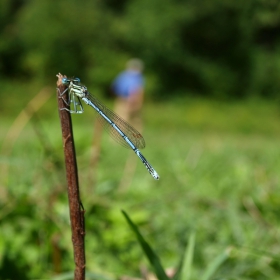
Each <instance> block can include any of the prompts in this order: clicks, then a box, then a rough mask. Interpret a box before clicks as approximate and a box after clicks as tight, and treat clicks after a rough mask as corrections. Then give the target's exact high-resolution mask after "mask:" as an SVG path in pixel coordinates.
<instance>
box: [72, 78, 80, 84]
mask: <svg viewBox="0 0 280 280" xmlns="http://www.w3.org/2000/svg"><path fill="white" fill-rule="evenodd" d="M80 81H81V80H80V79H79V78H74V79H73V82H75V83H79V82H80Z"/></svg>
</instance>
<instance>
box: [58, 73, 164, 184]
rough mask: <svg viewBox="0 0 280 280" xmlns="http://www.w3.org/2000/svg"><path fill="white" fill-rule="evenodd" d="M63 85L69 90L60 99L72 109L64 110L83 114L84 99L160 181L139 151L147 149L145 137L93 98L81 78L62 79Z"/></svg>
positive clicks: (117, 138) (110, 131)
mask: <svg viewBox="0 0 280 280" xmlns="http://www.w3.org/2000/svg"><path fill="white" fill-rule="evenodd" d="M62 83H63V84H64V85H66V86H67V89H66V90H65V91H64V92H62V93H60V97H61V98H62V99H63V101H64V103H65V104H67V105H71V108H70V109H68V108H63V109H65V110H67V111H69V112H70V113H76V114H81V113H83V112H84V109H83V105H82V103H81V99H82V100H83V101H84V102H85V103H86V104H88V105H90V106H91V107H92V108H93V109H95V110H96V112H97V113H98V116H99V119H100V121H101V122H102V124H103V125H104V126H105V127H106V128H107V130H108V131H109V133H110V135H111V136H112V138H113V139H114V140H116V141H117V142H118V143H119V144H121V145H123V146H124V147H127V148H131V149H132V150H133V151H134V152H135V154H136V155H137V156H138V157H139V158H140V160H141V161H142V163H143V164H144V165H145V166H146V168H147V170H148V171H149V173H150V174H151V175H152V176H153V177H154V179H156V180H158V179H159V175H158V174H157V172H156V171H155V170H154V168H153V167H152V166H151V165H150V163H149V162H148V161H147V160H146V158H145V157H144V156H143V155H142V153H141V152H140V151H139V149H143V148H144V147H145V140H144V138H143V136H142V135H141V134H140V133H139V132H138V131H137V130H136V129H135V128H133V127H132V126H131V125H129V124H128V123H127V122H126V121H125V120H123V119H122V118H121V117H120V116H118V115H117V114H116V113H114V112H113V111H111V110H110V109H108V108H107V107H106V106H105V105H103V104H102V103H101V102H100V101H99V100H98V99H96V98H95V97H94V96H92V95H91V94H90V93H89V92H88V90H87V87H86V86H84V85H82V84H81V83H80V79H79V78H73V79H69V78H62ZM67 90H68V94H69V100H65V98H64V97H63V96H64V94H65V92H66V91H67Z"/></svg>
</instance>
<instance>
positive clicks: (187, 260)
mask: <svg viewBox="0 0 280 280" xmlns="http://www.w3.org/2000/svg"><path fill="white" fill-rule="evenodd" d="M194 246H195V233H194V232H193V233H192V234H191V235H190V237H189V242H188V246H187V247H186V252H185V255H184V260H183V267H182V272H181V277H180V279H184V280H189V279H191V270H192V261H193V255H194Z"/></svg>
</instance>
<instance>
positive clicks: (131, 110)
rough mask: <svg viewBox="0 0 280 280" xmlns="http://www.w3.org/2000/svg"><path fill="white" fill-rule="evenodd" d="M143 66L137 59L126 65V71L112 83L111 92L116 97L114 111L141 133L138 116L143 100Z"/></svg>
mask: <svg viewBox="0 0 280 280" xmlns="http://www.w3.org/2000/svg"><path fill="white" fill-rule="evenodd" d="M143 69H144V64H143V62H142V61H141V60H140V59H138V58H133V59H130V60H129V61H128V62H127V63H126V70H124V71H123V72H121V73H120V74H119V75H118V76H117V77H116V78H115V79H114V81H113V84H112V90H113V92H114V94H115V95H116V96H117V99H116V102H115V108H114V111H115V112H116V113H117V114H118V115H119V116H121V117H122V118H123V119H124V120H126V121H127V122H128V123H130V124H131V125H132V126H134V127H135V128H136V129H137V130H139V131H140V132H142V120H141V116H140V112H141V108H142V105H143V99H144V77H143V74H142V72H143Z"/></svg>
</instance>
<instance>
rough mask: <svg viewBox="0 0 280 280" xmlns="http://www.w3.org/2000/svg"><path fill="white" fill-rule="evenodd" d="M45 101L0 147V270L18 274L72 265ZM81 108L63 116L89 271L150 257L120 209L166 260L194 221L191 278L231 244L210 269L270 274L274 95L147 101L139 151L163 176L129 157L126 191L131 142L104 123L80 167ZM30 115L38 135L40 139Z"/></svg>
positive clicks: (279, 132)
mask: <svg viewBox="0 0 280 280" xmlns="http://www.w3.org/2000/svg"><path fill="white" fill-rule="evenodd" d="M54 102H55V98H51V100H50V101H49V102H48V103H47V104H46V105H45V106H44V107H43V108H42V110H40V111H39V112H38V114H37V115H38V116H39V117H40V122H39V123H38V120H37V121H36V122H33V125H32V123H29V124H28V126H27V127H26V128H25V129H24V130H23V131H22V133H21V134H20V138H19V139H17V141H16V142H15V145H14V146H13V149H12V151H11V152H10V153H8V154H7V153H5V151H4V153H2V155H1V158H0V164H1V165H2V167H5V169H6V170H7V171H5V174H2V175H1V189H0V190H1V191H0V223H1V224H0V225H1V226H0V227H1V231H0V240H1V241H0V264H1V266H0V275H1V274H2V275H5V274H4V272H7V271H5V269H6V268H7V267H10V269H9V271H13V272H14V273H17V272H18V273H19V274H18V275H26V277H25V278H24V277H21V279H30V278H42V277H43V276H44V277H46V278H47V277H51V276H53V275H54V272H57V273H61V272H68V271H71V270H73V264H74V263H73V257H72V244H71V233H70V227H69V218H68V207H67V196H66V186H65V174H64V167H63V152H62V141H61V132H60V130H59V120H58V116H57V110H56V103H54ZM54 104H55V105H54ZM50 108H55V109H54V110H53V112H51V111H50V110H49V109H50ZM85 109H86V111H85V113H84V114H83V115H75V116H73V125H74V133H75V142H76V152H77V155H78V165H79V171H80V173H79V177H80V188H81V198H82V201H83V204H84V207H85V209H86V214H85V215H86V230H87V234H86V254H87V269H88V271H89V272H92V273H101V274H103V275H105V276H110V277H111V278H113V279H116V277H117V276H120V275H131V276H133V275H134V276H138V277H139V266H140V265H141V264H143V263H144V264H145V265H147V266H148V263H147V262H146V261H145V259H144V256H143V253H142V252H141V248H140V247H139V245H138V244H137V241H136V239H135V237H134V236H133V234H132V233H131V231H130V229H129V227H128V225H127V224H126V222H125V220H124V218H123V216H122V214H121V211H120V210H121V209H124V210H125V211H126V212H127V213H128V214H129V215H130V217H131V218H132V219H133V221H134V222H135V223H136V224H137V225H138V227H139V229H140V230H141V233H142V234H143V235H144V236H145V239H146V240H148V241H149V243H150V244H152V247H153V248H154V249H155V251H156V253H157V254H158V255H159V257H160V259H161V261H162V264H163V266H164V267H165V268H168V267H175V266H176V265H177V264H178V262H179V260H180V259H181V256H182V254H183V253H184V250H185V247H186V245H187V242H188V240H189V236H190V235H191V234H192V233H193V232H195V236H196V237H195V248H194V255H193V261H192V275H191V276H189V275H188V277H189V278H188V279H201V277H202V275H204V272H205V271H206V268H207V267H208V265H209V264H210V263H211V262H212V261H213V259H215V258H216V257H217V256H219V255H222V254H223V252H225V251H226V250H229V248H230V250H231V251H230V252H231V253H230V257H229V258H228V259H227V260H226V261H225V262H224V263H223V264H222V265H221V266H220V267H219V269H218V270H217V271H216V272H215V274H214V278H212V279H280V277H279V273H278V271H279V269H280V257H279V254H280V245H279V237H278V232H279V218H278V217H279V214H280V213H279V203H280V195H279V170H280V149H279V140H280V114H279V105H278V104H277V103H272V102H264V101H261V100H251V101H250V100H249V101H244V102H231V103H222V102H215V101H207V100H201V99H187V98H186V99H181V100H175V101H173V102H170V103H164V102H157V103H154V104H151V103H148V104H146V105H145V107H144V110H143V119H144V123H145V126H144V133H143V134H144V136H145V139H146V143H147V148H146V149H145V150H143V154H144V155H145V157H146V158H147V159H148V160H149V161H150V163H151V164H152V165H153V166H154V168H155V169H156V170H157V172H158V173H159V175H160V176H161V178H160V180H159V181H155V180H153V178H152V177H151V176H150V175H149V174H148V172H147V171H146V169H145V167H144V166H143V165H142V164H141V163H140V161H139V160H138V159H137V158H136V156H135V157H132V160H135V161H136V162H137V168H136V170H135V173H134V175H133V178H132V181H131V184H130V186H129V188H127V189H124V190H120V189H119V184H120V180H121V178H122V176H123V170H124V166H125V163H126V159H127V157H128V156H129V151H128V150H126V149H124V148H122V147H121V146H118V145H116V144H114V143H112V141H111V140H110V139H109V137H108V136H107V135H106V134H104V135H103V138H102V146H101V154H100V161H99V162H98V165H97V167H96V169H95V170H94V169H93V168H92V167H91V166H90V162H91V154H92V141H93V136H94V131H93V121H92V120H93V118H94V114H93V112H91V110H90V108H88V107H86V108H85ZM8 113H9V116H6V118H5V119H6V121H7V122H6V124H5V125H3V126H2V125H1V130H0V135H1V137H3V138H2V139H1V140H2V141H1V143H3V141H4V137H5V135H6V134H7V131H8V129H9V127H10V125H11V123H12V120H13V117H12V116H11V115H13V114H11V112H8ZM8 113H7V114H8ZM14 116H16V113H14ZM34 125H35V127H36V128H37V129H39V131H40V132H43V134H44V138H46V139H48V142H47V144H46V143H41V142H40V141H39V138H38V135H37V134H36V133H35V131H34ZM46 146H50V147H51V152H48V151H46ZM2 152H3V151H2ZM5 169H3V168H1V170H2V171H3V170H5ZM11 267H12V269H11ZM7 273H9V272H7ZM20 273H21V274H20ZM7 278H8V277H7ZM10 278H11V279H12V278H13V277H11V276H10ZM18 279H19V278H18Z"/></svg>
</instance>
